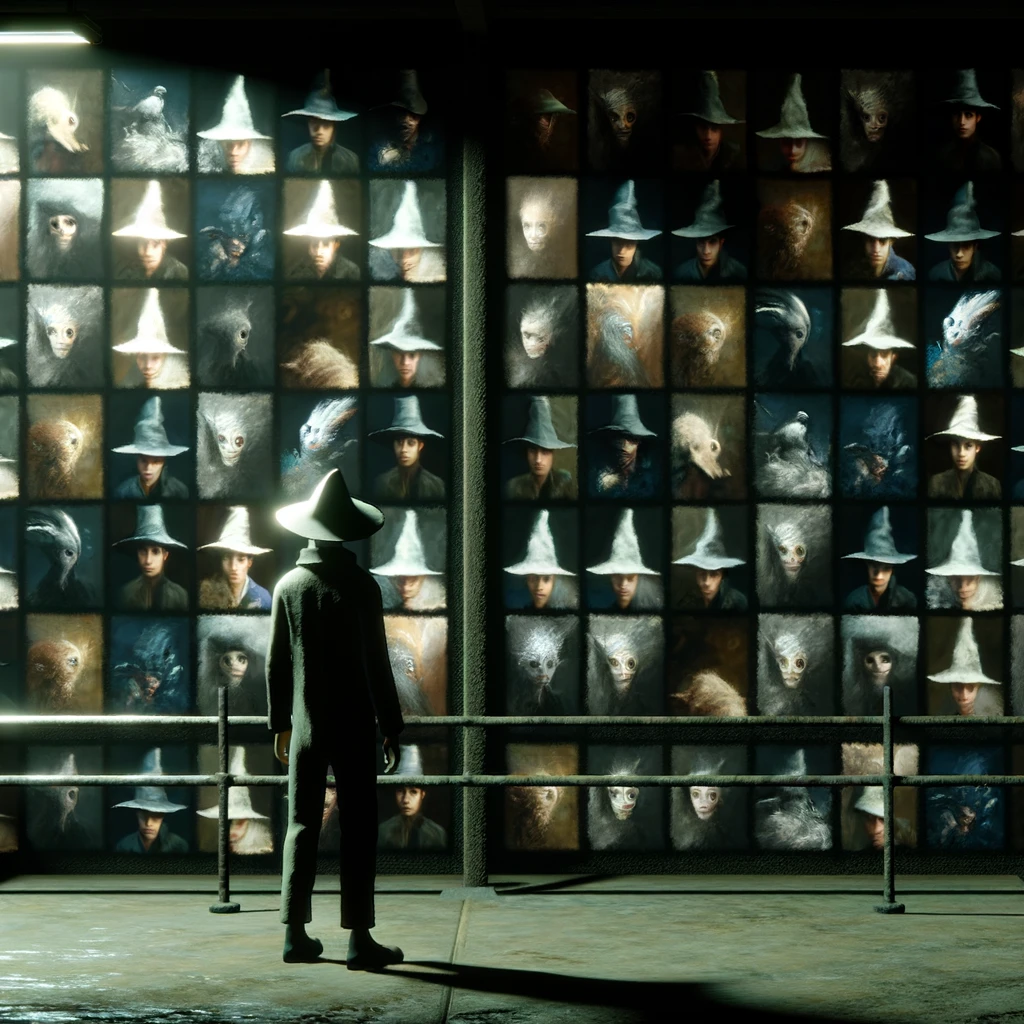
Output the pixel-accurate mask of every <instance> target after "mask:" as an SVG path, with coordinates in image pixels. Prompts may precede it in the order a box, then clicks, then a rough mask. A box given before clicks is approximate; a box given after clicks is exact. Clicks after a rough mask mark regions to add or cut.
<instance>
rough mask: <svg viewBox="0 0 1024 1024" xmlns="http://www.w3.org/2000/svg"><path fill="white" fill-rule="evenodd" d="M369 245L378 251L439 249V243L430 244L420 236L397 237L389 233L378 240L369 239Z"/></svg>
mask: <svg viewBox="0 0 1024 1024" xmlns="http://www.w3.org/2000/svg"><path fill="white" fill-rule="evenodd" d="M370 245H373V246H376V247H377V248H378V249H440V248H441V243H440V242H431V241H429V240H428V239H426V238H424V237H423V236H422V235H421V236H420V237H419V238H416V237H415V236H412V235H398V234H395V233H394V232H392V231H389V232H388V233H387V234H386V235H381V236H380V238H371V239H370Z"/></svg>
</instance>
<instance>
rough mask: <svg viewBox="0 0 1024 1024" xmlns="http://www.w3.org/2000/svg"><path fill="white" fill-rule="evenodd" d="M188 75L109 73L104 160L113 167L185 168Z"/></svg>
mask: <svg viewBox="0 0 1024 1024" xmlns="http://www.w3.org/2000/svg"><path fill="white" fill-rule="evenodd" d="M188 78H189V76H188V72H187V71H167V70H163V69H161V70H160V71H154V70H150V69H148V68H143V69H136V68H114V70H113V71H111V73H110V162H111V165H112V166H113V168H114V170H115V171H128V172H129V173H137V172H149V173H151V174H184V173H185V172H187V171H188V142H189V131H188V108H189V99H190V95H189V84H188Z"/></svg>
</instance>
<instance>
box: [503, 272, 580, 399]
mask: <svg viewBox="0 0 1024 1024" xmlns="http://www.w3.org/2000/svg"><path fill="white" fill-rule="evenodd" d="M577 305H578V303H577V296H576V288H575V287H573V286H569V285H564V286H563V285H547V286H544V285H533V284H513V285H509V287H508V290H507V291H506V293H505V383H506V384H507V385H508V386H509V387H510V388H551V387H555V388H573V387H576V385H577V382H578V378H579V370H578V360H579V345H578V342H577V340H576V339H577V325H578V321H579V313H578V309H577Z"/></svg>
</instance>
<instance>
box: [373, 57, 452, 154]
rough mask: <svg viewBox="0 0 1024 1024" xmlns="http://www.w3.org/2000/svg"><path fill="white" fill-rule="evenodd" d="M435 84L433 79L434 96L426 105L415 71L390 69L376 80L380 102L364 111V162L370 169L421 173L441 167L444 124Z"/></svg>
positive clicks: (418, 74) (418, 75) (417, 73)
mask: <svg viewBox="0 0 1024 1024" xmlns="http://www.w3.org/2000/svg"><path fill="white" fill-rule="evenodd" d="M438 85H439V83H437V82H436V81H435V82H434V83H433V95H434V98H433V100H432V102H431V103H430V104H429V105H428V103H427V99H426V97H425V96H424V93H423V91H422V89H421V82H420V73H419V72H418V71H415V70H412V69H406V70H400V71H392V72H390V73H388V74H387V75H386V76H385V77H384V79H383V80H382V81H381V82H380V88H379V92H378V95H379V96H380V102H378V103H376V104H375V105H374V106H372V107H371V108H370V110H369V114H368V120H369V128H368V131H369V136H370V145H369V151H368V155H367V161H366V164H367V168H368V169H369V170H370V171H373V172H376V173H380V172H382V171H392V172H394V173H396V174H425V173H427V172H430V171H438V170H440V169H441V168H442V167H443V165H444V125H443V122H442V121H441V120H440V117H439V115H438V98H437V93H438V91H439V90H438ZM427 91H428V92H429V91H430V86H429V85H428V86H427Z"/></svg>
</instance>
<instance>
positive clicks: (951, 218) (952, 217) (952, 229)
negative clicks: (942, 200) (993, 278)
mask: <svg viewBox="0 0 1024 1024" xmlns="http://www.w3.org/2000/svg"><path fill="white" fill-rule="evenodd" d="M1000 233H1001V232H999V231H991V230H989V229H988V228H983V227H982V226H981V221H980V220H979V219H978V204H977V203H976V202H975V200H974V182H973V181H968V182H965V183H964V184H963V185H961V186H960V188H958V189H957V191H956V195H955V196H953V204H952V206H950V208H949V212H948V213H947V214H946V226H945V227H944V228H943V229H942V230H941V231H935V232H933V233H932V234H930V235H925V236H924V237H925V238H927V239H929V241H932V242H977V241H980V240H981V239H983V238H995V237H996V235H998V234H1000Z"/></svg>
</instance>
